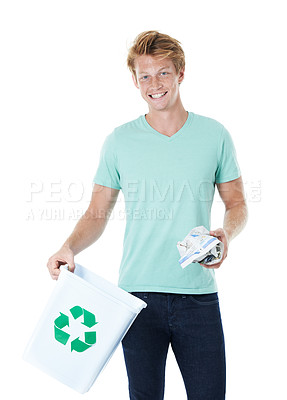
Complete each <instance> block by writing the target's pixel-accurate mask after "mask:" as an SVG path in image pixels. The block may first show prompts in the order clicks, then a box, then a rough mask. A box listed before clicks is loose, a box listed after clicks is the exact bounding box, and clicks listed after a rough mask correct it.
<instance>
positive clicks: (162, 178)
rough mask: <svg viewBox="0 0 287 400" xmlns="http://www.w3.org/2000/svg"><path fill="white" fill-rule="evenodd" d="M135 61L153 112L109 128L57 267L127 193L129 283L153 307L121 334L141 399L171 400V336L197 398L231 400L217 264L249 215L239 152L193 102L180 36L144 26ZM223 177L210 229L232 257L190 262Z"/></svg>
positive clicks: (52, 266)
mask: <svg viewBox="0 0 287 400" xmlns="http://www.w3.org/2000/svg"><path fill="white" fill-rule="evenodd" d="M127 63H128V67H129V68H130V70H131V72H132V79H133V81H134V84H135V86H136V87H137V88H138V89H139V90H140V93H141V96H142V97H143V99H144V100H145V101H146V102H147V104H148V110H149V111H148V113H147V114H146V115H142V116H140V117H139V118H137V119H136V120H133V121H130V122H128V123H126V124H124V125H121V126H119V127H117V128H116V129H115V130H114V131H113V132H112V133H111V134H110V135H108V136H107V138H106V140H105V143H104V145H103V148H102V151H101V157H100V162H99V166H98V169H97V172H96V175H95V178H94V189H93V194H92V199H91V202H90V205H89V207H88V209H87V211H86V213H85V214H84V216H83V217H82V218H81V219H80V221H79V222H78V224H77V225H76V227H75V229H74V231H73V233H72V234H71V236H70V237H69V238H68V239H67V241H66V242H65V243H64V245H63V246H62V247H61V249H60V250H59V251H58V252H57V253H56V254H55V255H53V256H52V257H51V258H50V259H49V261H48V268H49V271H50V274H51V276H52V278H53V279H57V278H58V275H59V266H60V265H62V264H65V263H68V264H69V266H70V268H71V270H73V269H74V256H75V255H76V254H78V253H79V252H80V251H82V250H83V249H85V248H86V247H88V246H89V245H91V244H92V243H94V242H95V241H96V240H97V239H98V238H99V237H100V235H101V234H102V233H103V231H104V229H105V226H106V224H107V221H108V217H109V214H110V213H111V211H112V209H113V207H114V204H115V202H116V200H117V196H118V193H119V190H122V191H123V193H124V196H125V205H126V231H125V235H124V248H123V256H122V260H121V265H120V274H119V286H120V287H121V288H123V289H124V290H126V291H128V292H130V293H132V294H134V295H135V296H138V297H139V298H141V299H143V300H144V301H146V302H147V304H148V306H147V308H146V309H144V310H143V311H142V312H141V313H140V314H139V316H138V317H137V319H136V320H135V322H134V323H133V325H132V326H131V328H130V330H129V331H128V333H127V334H126V336H125V337H124V339H123V341H122V345H123V351H124V357H125V363H126V367H127V374H128V379H129V393H130V399H132V400H160V399H163V396H164V374H165V362H166V356H167V351H168V347H169V344H171V346H172V349H173V351H174V354H175V357H176V360H177V363H178V365H179V368H180V371H181V374H182V376H183V380H184V384H185V388H186V392H187V396H188V399H192V400H222V399H224V398H225V348H224V335H223V329H222V323H221V316H220V309H219V300H218V295H217V286H216V281H215V272H214V270H215V269H216V268H219V267H220V266H221V264H222V262H223V261H224V259H225V258H226V256H227V252H228V246H229V243H230V241H231V240H232V239H233V238H234V237H235V236H236V235H237V234H238V233H239V232H240V231H241V230H242V229H243V227H244V225H245V223H246V220H247V206H246V203H245V199H244V191H243V184H242V178H241V174H240V169H239V166H238V163H237V161H236V153H235V149H234V146H233V142H232V139H231V137H230V134H229V133H228V131H227V130H226V129H225V127H224V126H223V125H222V124H220V123H219V122H217V121H216V120H214V119H211V118H207V117H203V116H200V115H197V114H195V113H192V112H188V111H186V110H185V108H184V107H183V105H182V102H181V98H180V92H179V88H180V84H181V83H182V81H183V79H184V73H185V60H184V52H183V50H182V48H181V46H180V43H179V42H178V41H177V40H175V39H173V38H171V37H170V36H168V35H164V34H161V33H159V32H157V31H147V32H143V33H141V34H140V35H138V36H137V38H136V39H135V41H134V44H133V46H132V47H131V48H130V50H129V54H128V60H127ZM215 185H216V186H217V188H218V190H219V193H220V196H221V198H222V200H223V202H224V204H225V215H224V222H223V228H218V229H216V230H213V231H210V235H213V236H216V237H218V238H219V239H220V240H221V241H222V242H223V243H224V254H223V258H222V261H221V262H219V263H217V264H215V265H213V266H212V267H210V266H207V265H203V264H199V263H193V264H190V265H189V266H187V267H186V268H184V269H182V268H181V266H180V265H179V263H178V260H179V253H178V250H177V246H176V244H177V242H178V241H180V240H182V239H183V238H184V237H185V236H186V235H187V233H188V232H189V231H190V230H191V229H192V228H194V227H196V226H199V225H203V226H205V227H206V228H207V229H210V212H211V205H212V201H213V196H214V190H215Z"/></svg>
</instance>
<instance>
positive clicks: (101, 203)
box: [47, 184, 119, 279]
mask: <svg viewBox="0 0 287 400" xmlns="http://www.w3.org/2000/svg"><path fill="white" fill-rule="evenodd" d="M118 194H119V190H117V189H112V188H109V187H106V186H101V185H97V184H95V185H94V188H93V193H92V198H91V201H90V204H89V207H88V209H87V211H86V212H85V214H84V215H83V216H82V217H81V218H80V220H79V221H78V223H77V225H76V226H75V228H74V230H73V232H72V234H71V235H70V236H69V237H68V239H67V240H66V241H65V243H64V244H63V246H62V247H61V248H60V250H59V251H57V253H55V254H54V255H53V256H51V257H50V258H49V260H48V263H47V267H48V269H49V272H50V274H51V277H52V278H53V279H58V276H59V273H60V271H59V267H60V266H61V265H63V264H68V265H69V267H70V270H71V271H73V270H74V268H75V264H74V256H75V255H76V254H78V253H80V252H81V251H82V250H84V249H86V248H87V247H89V246H90V245H91V244H93V243H94V242H95V241H96V240H98V239H99V237H100V236H101V235H102V233H103V232H104V230H105V227H106V225H107V222H108V220H109V216H110V214H111V212H112V210H113V208H114V205H115V203H116V201H117V197H118Z"/></svg>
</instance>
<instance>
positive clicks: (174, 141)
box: [94, 112, 240, 294]
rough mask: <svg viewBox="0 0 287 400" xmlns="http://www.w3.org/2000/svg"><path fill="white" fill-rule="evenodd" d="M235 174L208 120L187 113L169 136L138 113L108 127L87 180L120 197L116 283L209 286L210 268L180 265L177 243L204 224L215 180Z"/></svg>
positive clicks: (174, 289)
mask: <svg viewBox="0 0 287 400" xmlns="http://www.w3.org/2000/svg"><path fill="white" fill-rule="evenodd" d="M239 177H240V169H239V166H238V163H237V160H236V152H235V149H234V145H233V142H232V138H231V136H230V134H229V132H228V131H227V130H226V129H225V127H224V126H223V125H222V124H220V123H219V122H218V121H216V120H214V119H211V118H208V117H204V116H201V115H198V114H195V113H192V112H189V113H188V118H187V120H186V122H185V124H184V125H183V126H182V128H181V129H180V130H179V131H177V132H176V133H175V134H174V135H172V136H171V137H168V136H166V135H163V134H161V133H159V132H158V131H156V130H155V129H153V128H152V127H151V126H150V125H149V124H148V122H147V120H146V118H145V115H141V116H140V117H139V118H137V119H135V120H133V121H130V122H128V123H126V124H124V125H121V126H119V127H117V128H115V129H114V131H113V132H112V133H111V134H109V135H108V136H107V137H106V139H105V142H104V144H103V147H102V149H101V156H100V161H99V165H98V169H97V171H96V174H95V177H94V183H97V184H99V185H103V186H108V187H111V188H115V189H121V190H122V192H123V195H124V199H125V216H126V229H125V234H124V239H123V254H122V259H121V264H120V270H119V281H118V284H119V287H121V288H122V289H124V290H126V291H128V292H136V291H139V292H140V291H141V292H143V291H147V292H169V293H185V294H188V293H190V294H201V293H213V292H216V291H217V285H216V280H215V272H214V269H207V268H204V267H202V266H201V265H200V264H198V263H192V264H190V265H188V266H187V267H186V268H184V269H182V267H181V266H180V264H179V262H178V260H179V258H180V255H179V252H178V249H177V247H176V245H177V242H178V241H181V240H183V239H184V237H185V236H186V235H187V234H188V232H189V231H190V230H191V229H192V228H194V227H196V226H199V225H203V226H205V227H206V228H207V229H210V213H211V206H212V202H213V196H214V191H215V183H222V182H228V181H231V180H234V179H236V178H239ZM216 228H218V227H213V229H216Z"/></svg>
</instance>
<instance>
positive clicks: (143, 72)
mask: <svg viewBox="0 0 287 400" xmlns="http://www.w3.org/2000/svg"><path fill="white" fill-rule="evenodd" d="M162 69H170V67H168V66H166V67H162V68H160V69H159V70H158V72H159V71H161V70H162ZM141 74H148V72H145V71H141V72H139V75H141Z"/></svg>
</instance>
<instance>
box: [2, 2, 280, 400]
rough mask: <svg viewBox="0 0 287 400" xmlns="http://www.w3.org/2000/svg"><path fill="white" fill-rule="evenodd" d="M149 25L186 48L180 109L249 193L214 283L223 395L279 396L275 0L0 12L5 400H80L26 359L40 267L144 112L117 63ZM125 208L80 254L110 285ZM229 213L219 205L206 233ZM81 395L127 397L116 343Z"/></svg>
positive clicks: (170, 389) (179, 389) (56, 5)
mask: <svg viewBox="0 0 287 400" xmlns="http://www.w3.org/2000/svg"><path fill="white" fill-rule="evenodd" d="M149 29H156V30H159V31H161V32H163V33H167V34H169V35H171V36H173V37H175V38H177V39H178V40H179V41H180V42H181V43H182V46H183V49H184V51H185V54H186V76H185V81H184V83H183V84H182V85H181V95H182V100H183V104H184V106H185V108H186V109H187V110H189V111H193V112H195V113H198V114H201V115H205V116H209V117H212V118H215V119H217V120H218V121H220V122H221V123H223V124H224V125H225V127H226V128H227V129H228V130H229V132H230V133H231V135H232V137H233V140H234V143H235V146H236V149H237V156H238V161H239V164H240V167H241V171H242V177H243V180H244V183H245V189H246V197H247V201H248V207H249V213H250V216H249V221H248V225H247V227H246V228H245V230H244V231H243V232H242V233H241V235H240V236H238V237H237V238H236V239H235V240H234V242H232V243H231V246H230V252H229V256H228V259H227V260H226V261H225V262H224V264H223V265H222V267H221V269H220V270H218V271H217V273H216V275H217V282H218V286H219V296H220V301H221V303H220V304H221V312H222V319H223V324H224V330H225V340H226V351H227V368H228V369H227V399H228V400H242V399H245V400H249V399H252V400H253V399H278V400H281V399H286V398H287V389H286V384H285V377H286V364H285V360H286V355H287V354H286V353H287V352H286V334H287V330H286V324H285V320H286V295H285V291H286V277H287V275H286V254H285V247H286V245H285V244H284V239H285V238H284V235H285V225H286V217H285V215H286V212H285V210H284V209H283V207H284V208H285V207H286V201H285V200H286V195H285V193H286V192H285V191H284V186H285V179H286V173H285V171H286V166H285V165H286V164H285V159H286V155H285V144H284V143H285V142H284V137H285V136H286V133H287V132H286V115H285V114H286V89H287V87H286V86H287V85H286V70H287V65H286V64H287V63H286V58H285V53H286V33H287V32H286V14H285V13H284V8H283V1H278V0H275V1H272V2H271V1H269V2H268V1H252V0H249V1H246V0H242V1H230V0H229V1H205V0H201V1H190V0H189V1H186V0H185V1H181V2H175V1H165V2H159V1H158V2H155V1H151V0H145V1H139V2H136V1H108V2H106V3H104V2H97V1H86V0H83V1H73V0H69V1H63V0H57V1H54V0H49V1H41V0H37V1H36V0H35V1H31V0H25V1H13V0H10V1H8V0H7V1H2V2H1V9H0V35H1V43H0V54H1V63H0V68H1V75H0V79H1V93H0V95H1V144H2V145H1V186H2V194H1V203H2V205H1V211H2V215H1V222H2V223H1V227H2V229H1V238H2V240H1V244H2V250H1V268H2V274H1V317H2V324H1V365H2V379H1V382H2V383H1V386H0V391H1V397H2V398H5V399H14V398H18V397H19V396H25V397H26V396H29V397H32V398H34V397H37V398H41V399H48V398H53V399H54V400H56V399H63V398H67V397H69V399H71V400H72V399H79V398H80V396H81V395H79V394H77V393H76V392H74V391H72V390H71V389H69V388H67V387H66V386H64V385H62V384H61V383H59V382H57V381H56V380H54V379H52V378H50V377H49V376H47V375H45V374H44V373H42V372H41V371H39V370H37V369H36V368H34V367H32V366H30V365H29V364H27V363H25V362H24V361H22V359H21V357H22V353H23V351H24V348H25V346H26V343H27V341H28V339H29V338H30V336H31V333H32V331H33V329H34V327H35V325H36V323H37V321H38V319H39V316H40V314H41V312H42V309H43V307H44V305H45V304H46V302H47V300H48V298H49V296H50V294H51V291H52V289H53V288H54V286H55V284H56V283H55V282H54V281H52V280H51V279H50V278H49V275H48V271H47V269H46V263H47V259H48V257H49V256H50V255H52V254H53V253H54V252H55V251H56V250H57V249H58V248H59V247H60V246H61V245H62V243H63V242H64V240H65V239H66V237H67V236H68V235H69V234H70V232H71V231H72V229H73V227H74V225H75V223H76V221H77V219H78V217H79V216H80V214H81V212H83V211H84V210H85V209H86V207H87V205H88V202H89V199H90V193H91V189H92V183H91V182H92V179H93V176H94V173H95V171H96V168H97V165H98V160H99V152H100V149H101V145H102V143H103V141H104V138H105V137H106V135H108V134H109V133H110V132H111V131H112V130H113V128H114V127H115V126H118V125H120V124H122V123H124V122H127V121H130V120H132V119H134V118H137V117H138V116H139V115H140V114H143V113H145V112H147V107H146V104H145V103H144V101H143V100H142V99H141V97H140V94H139V92H138V90H137V89H136V88H135V87H134V86H133V83H132V80H131V76H130V73H129V71H128V69H127V67H126V64H125V63H126V55H127V49H128V47H129V46H130V44H131V42H132V40H133V39H134V37H135V36H136V35H137V34H138V33H140V32H142V31H144V30H149ZM32 192H33V193H32ZM123 209H124V203H123V197H122V194H120V196H119V200H118V203H117V205H116V207H115V214H114V215H113V216H112V217H111V220H110V221H109V224H108V226H107V228H106V231H105V233H104V234H103V236H102V237H101V238H100V239H99V240H98V242H97V243H95V245H94V246H92V247H91V248H89V249H87V250H85V251H84V252H83V253H81V254H79V255H78V256H77V258H76V261H77V262H79V263H81V264H83V265H85V266H86V267H88V268H90V269H92V270H93V271H95V272H96V273H98V274H99V275H101V276H103V277H105V278H107V279H109V280H110V281H112V282H114V283H116V282H117V278H118V267H119V263H120V258H121V252H122V238H123V234H124V227H125V221H124V219H123V218H121V217H120V216H121V215H122V210H123ZM223 212H224V209H223V207H222V204H221V203H220V201H219V198H218V196H216V198H215V201H214V207H213V214H212V228H213V229H215V228H217V227H220V226H221V225H222V219H223ZM284 218H285V219H284ZM271 230H272V232H271ZM280 235H283V236H280ZM179 239H181V238H179ZM279 246H282V248H281V249H280V248H279ZM270 250H272V252H271V251H270ZM269 251H270V253H268V252H269ZM264 253H265V254H267V255H265V256H264ZM107 258H108V260H107ZM3 371H4V372H3ZM85 398H86V399H93V398H98V399H101V400H105V399H115V398H116V399H118V400H120V399H128V391H127V377H126V372H125V367H124V361H123V356H122V349H121V347H119V348H118V350H117V351H116V353H115V355H114V357H113V358H112V359H111V361H110V363H109V364H108V366H107V367H106V369H105V370H104V371H103V372H102V374H101V375H100V377H99V378H98V380H97V382H96V383H95V385H94V386H93V388H92V389H91V390H90V392H89V393H88V394H86V395H85ZM174 398H177V399H185V398H186V395H185V390H184V386H183V382H182V378H181V376H180V373H179V370H178V367H177V365H176V362H175V360H174V357H173V354H172V352H171V351H170V353H169V356H168V362H167V368H166V395H165V399H166V400H174Z"/></svg>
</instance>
